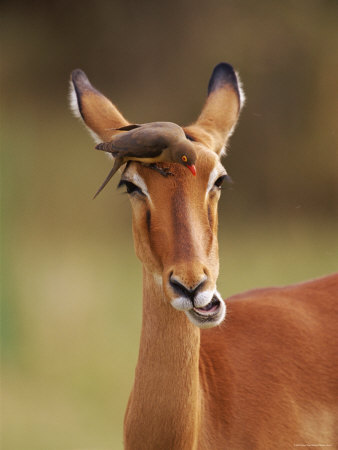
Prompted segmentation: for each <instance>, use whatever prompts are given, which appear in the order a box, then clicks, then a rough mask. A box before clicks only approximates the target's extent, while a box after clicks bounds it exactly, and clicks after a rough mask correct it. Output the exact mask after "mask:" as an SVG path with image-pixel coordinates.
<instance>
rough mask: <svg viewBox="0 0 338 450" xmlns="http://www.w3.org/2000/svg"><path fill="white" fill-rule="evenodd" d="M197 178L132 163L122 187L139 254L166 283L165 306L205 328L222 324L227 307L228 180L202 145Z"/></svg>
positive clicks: (176, 169) (175, 166)
mask: <svg viewBox="0 0 338 450" xmlns="http://www.w3.org/2000/svg"><path fill="white" fill-rule="evenodd" d="M195 145H196V146H198V147H199V148H198V155H199V156H198V159H197V161H196V169H197V175H196V176H192V174H190V172H187V171H186V169H185V168H184V167H182V166H180V165H179V164H167V165H165V166H166V167H168V168H169V170H170V172H171V173H172V175H171V176H167V177H163V176H162V175H161V174H159V173H156V172H155V171H154V170H151V169H150V168H148V167H145V166H144V165H142V164H139V163H136V162H133V163H130V164H129V165H128V166H127V168H126V169H125V170H124V172H123V174H122V177H121V182H120V185H125V186H126V189H127V192H128V193H129V197H130V201H131V205H132V211H133V233H134V241H135V248H136V253H137V256H138V257H139V259H140V260H141V261H142V263H143V264H144V266H145V268H146V270H148V271H149V272H150V273H152V274H153V275H154V277H155V279H156V280H157V281H158V282H159V283H161V285H162V288H163V292H164V297H165V301H168V302H170V303H171V305H172V306H173V307H174V308H175V309H177V310H179V311H184V312H185V313H186V315H187V317H188V318H189V320H190V321H191V322H192V323H194V324H195V325H197V326H198V327H201V328H208V327H212V326H215V325H218V324H219V323H221V322H222V320H223V319H224V317H225V312H226V307H225V304H224V302H223V300H222V298H221V296H220V294H219V293H218V291H217V288H216V280H217V277H218V270H219V265H218V242H217V203H218V200H219V197H220V188H221V185H222V182H223V180H224V178H225V176H226V171H225V169H224V167H223V166H222V165H221V163H220V162H219V158H218V156H217V155H216V154H215V153H213V152H210V151H207V150H206V149H203V146H202V145H200V144H197V143H196V144H195Z"/></svg>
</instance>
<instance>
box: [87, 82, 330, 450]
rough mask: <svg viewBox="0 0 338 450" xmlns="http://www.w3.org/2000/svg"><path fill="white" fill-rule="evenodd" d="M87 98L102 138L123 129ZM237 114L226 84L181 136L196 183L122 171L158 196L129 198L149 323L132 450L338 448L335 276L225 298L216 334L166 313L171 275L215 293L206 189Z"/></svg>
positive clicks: (211, 207)
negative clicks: (189, 148)
mask: <svg viewBox="0 0 338 450" xmlns="http://www.w3.org/2000/svg"><path fill="white" fill-rule="evenodd" d="M84 95H85V98H84V99H83V106H82V113H83V115H84V120H85V121H86V123H87V125H88V126H90V127H92V128H93V130H94V131H95V132H96V133H98V134H99V136H100V137H101V138H102V139H106V138H107V135H106V127H108V126H109V125H110V124H111V126H112V127H113V126H114V127H117V126H122V125H125V123H124V119H121V117H122V116H121V115H120V113H118V114H117V113H116V111H115V109H114V107H113V108H111V107H110V106H109V104H108V103H107V104H106V105H108V106H107V108H103V110H104V114H103V115H102V105H103V103H102V99H101V98H100V97H99V96H98V95H97V94H95V95H94V94H93V95H90V94H88V93H84ZM107 101H108V100H107ZM238 111H239V104H238V95H237V94H236V92H234V91H233V90H232V89H231V86H229V85H224V84H223V85H222V86H221V88H219V89H213V90H212V92H211V94H210V96H209V98H208V100H207V103H206V105H205V107H204V109H203V111H202V113H201V115H200V117H199V119H198V121H197V122H196V124H194V125H192V126H190V127H187V128H186V129H185V130H186V131H187V132H188V133H189V134H190V135H191V136H192V137H193V138H194V140H195V141H194V146H195V149H196V151H197V153H198V159H197V162H196V168H197V173H198V176H196V177H193V176H191V175H190V174H189V173H187V172H186V169H185V168H183V167H181V166H179V165H177V164H171V165H169V167H170V171H171V172H172V173H173V176H169V177H167V178H164V177H163V176H162V175H160V174H158V173H156V172H154V171H153V170H151V169H150V168H147V167H145V166H143V165H141V164H140V163H137V162H133V163H130V164H129V166H128V168H127V169H126V174H129V175H132V174H135V173H136V174H137V175H138V176H139V177H142V179H143V180H144V182H145V183H146V186H147V189H148V192H149V194H150V199H149V198H147V197H146V196H144V197H140V196H139V197H137V196H131V203H132V209H133V234H134V241H135V249H136V253H137V255H138V257H139V258H140V259H141V261H142V263H143V267H144V268H143V321H142V333H141V341H140V351H139V358H138V363H137V368H136V372H135V382H134V387H133V390H132V392H131V395H130V399H129V402H128V407H127V411H126V415H125V427H124V443H125V448H126V449H131V450H142V449H144V450H151V449H165V450H167V449H168V450H169V449H175V450H176V449H177V450H185V449H186V450H193V449H199V450H202V449H203V450H205V449H210V450H223V449H229V450H242V449H247V450H252V449H261V450H268V449H289V448H290V449H291V448H294V447H295V446H296V445H297V444H298V445H306V444H309V445H310V444H312V445H314V444H327V445H331V446H332V447H331V448H335V446H336V444H337V442H338V439H337V438H338V436H337V430H338V424H337V419H338V414H337V398H338V387H337V367H338V361H337V340H338V332H337V330H338V327H337V314H338V307H337V297H338V274H336V275H332V276H328V277H325V278H321V279H319V280H314V281H311V282H308V283H304V284H298V285H295V286H289V287H284V288H270V289H262V290H256V291H251V292H247V293H244V294H241V295H238V296H236V297H233V298H231V299H228V300H227V301H226V303H227V306H228V310H227V315H226V319H225V322H224V323H223V324H222V325H221V326H219V327H217V328H212V329H209V330H202V331H201V330H200V329H199V328H197V327H196V326H194V325H193V324H192V323H190V322H189V320H188V319H187V317H186V315H185V314H184V313H183V312H182V311H177V310H175V309H174V308H173V307H172V306H171V304H170V301H171V300H172V299H173V298H174V292H173V290H172V288H171V287H170V285H169V283H168V280H169V277H170V274H171V273H175V274H178V275H179V276H180V279H183V280H184V283H185V285H186V286H193V285H194V284H196V282H197V281H198V280H199V279H200V278H201V275H202V274H207V277H208V278H207V280H206V285H207V287H208V288H210V289H213V288H214V287H215V283H216V280H217V276H218V264H219V262H218V243H217V202H218V198H219V192H218V191H217V190H212V191H211V192H210V193H209V194H208V195H206V188H207V185H208V180H209V176H210V173H211V172H212V170H213V169H214V168H215V166H216V165H217V164H218V163H219V162H218V154H219V152H220V149H221V146H222V145H223V143H224V142H225V139H226V137H227V135H228V134H229V132H230V131H231V129H232V128H233V126H234V125H235V124H236V120H237V117H238ZM102 124H103V125H102ZM106 140H107V139H106ZM159 280H162V281H161V283H159Z"/></svg>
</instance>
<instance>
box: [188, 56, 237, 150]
mask: <svg viewBox="0 0 338 450" xmlns="http://www.w3.org/2000/svg"><path fill="white" fill-rule="evenodd" d="M244 102H245V96H244V93H243V91H242V88H241V83H240V80H239V78H238V75H237V74H236V72H235V71H234V69H233V67H232V66H231V65H230V64H227V63H220V64H218V65H217V66H216V67H215V68H214V71H213V73H212V75H211V78H210V81H209V86H208V97H207V100H206V103H205V105H204V107H203V109H202V112H201V114H200V116H199V117H198V119H197V121H196V122H195V124H193V125H191V126H190V127H188V128H187V132H188V133H189V130H191V131H192V132H193V134H195V133H198V131H200V132H202V134H204V135H205V134H206V135H207V136H206V139H205V141H206V142H208V145H209V146H210V147H212V150H214V151H215V152H216V153H217V154H218V155H220V154H222V153H223V152H224V151H225V145H226V143H227V140H228V138H229V137H230V136H231V134H232V133H233V131H234V129H235V126H236V123H237V121H238V117H239V113H240V111H241V108H242V106H243V105H244ZM194 131H195V133H194Z"/></svg>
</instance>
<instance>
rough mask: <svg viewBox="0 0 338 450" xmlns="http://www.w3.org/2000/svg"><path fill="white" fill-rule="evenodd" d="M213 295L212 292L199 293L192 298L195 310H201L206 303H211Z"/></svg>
mask: <svg viewBox="0 0 338 450" xmlns="http://www.w3.org/2000/svg"><path fill="white" fill-rule="evenodd" d="M213 295H214V291H202V292H199V293H198V294H197V295H196V297H195V298H194V305H195V307H196V308H203V306H206V305H207V304H208V303H210V302H211V299H212V297H213Z"/></svg>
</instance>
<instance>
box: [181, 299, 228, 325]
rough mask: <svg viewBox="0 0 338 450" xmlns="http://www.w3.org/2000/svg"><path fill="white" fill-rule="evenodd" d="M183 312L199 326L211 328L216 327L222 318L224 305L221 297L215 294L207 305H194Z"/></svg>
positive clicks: (224, 310) (224, 312)
mask: <svg viewBox="0 0 338 450" xmlns="http://www.w3.org/2000/svg"><path fill="white" fill-rule="evenodd" d="M185 313H186V315H187V316H188V319H189V320H190V321H191V322H192V323H193V324H194V325H196V326H198V327H199V328H211V327H216V326H217V325H219V324H220V323H221V322H222V321H223V320H224V317H225V314H226V305H225V303H224V301H223V300H222V299H221V297H220V296H218V295H216V294H215V295H214V296H213V297H212V299H211V301H210V302H209V303H208V304H207V305H205V306H202V307H196V306H194V307H193V308H192V309H190V310H188V311H185Z"/></svg>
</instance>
